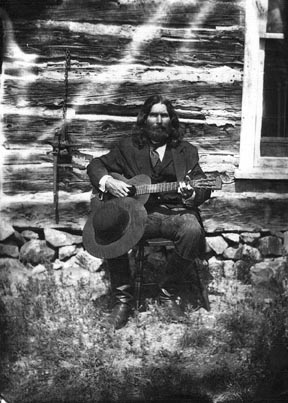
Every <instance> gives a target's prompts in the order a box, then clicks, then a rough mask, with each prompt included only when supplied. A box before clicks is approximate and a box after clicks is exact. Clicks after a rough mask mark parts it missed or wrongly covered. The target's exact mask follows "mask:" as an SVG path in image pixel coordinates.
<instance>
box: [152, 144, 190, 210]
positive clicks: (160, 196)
mask: <svg viewBox="0 0 288 403" xmlns="http://www.w3.org/2000/svg"><path fill="white" fill-rule="evenodd" d="M151 172H152V174H151V181H152V183H162V182H176V181H177V178H176V172H175V167H174V162H173V156H172V151H171V148H170V147H168V146H167V147H166V150H165V154H164V158H163V160H162V161H161V162H160V161H159V162H158V163H157V165H156V166H155V167H154V168H153V167H152V164H151ZM160 204H167V205H171V207H172V205H173V206H175V205H179V204H180V205H182V203H181V197H180V195H179V194H177V193H168V192H167V193H155V194H151V195H150V198H149V201H148V203H147V204H146V208H147V207H148V209H149V207H153V206H155V205H160Z"/></svg>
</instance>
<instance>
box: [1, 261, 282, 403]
mask: <svg viewBox="0 0 288 403" xmlns="http://www.w3.org/2000/svg"><path fill="white" fill-rule="evenodd" d="M0 295H1V304H0V313H1V315H0V320H1V333H0V337H1V346H2V347H1V362H2V366H1V370H0V382H1V391H3V392H6V394H7V398H8V397H9V398H10V400H11V402H13V403H18V402H21V403H28V402H29V403H34V402H53V403H57V402H77V403H79V402H85V403H86V402H87V403H89V402H96V401H97V402H101V401H103V402H104V401H111V402H113V401H145V400H146V401H147V400H153V401H157V400H159V401H160V399H162V400H165V401H169V400H170V401H171V400H172V398H174V401H177V399H178V401H180V400H181V399H183V401H184V399H185V398H187V399H188V398H189V399H190V400H191V401H193V399H194V401H197V402H212V401H213V402H220V401H225V400H224V398H226V399H228V398H229V396H230V397H231V396H234V398H235V399H238V400H235V401H242V402H248V401H249V399H250V400H251V398H252V397H253V396H254V394H255V393H256V392H257V390H258V387H259V385H261V383H262V382H265V379H269V376H270V379H271V352H273V351H274V350H275V349H274V350H273V348H274V347H273V346H274V345H275V340H276V341H279V340H281V341H282V343H283V345H286V344H285V343H286V342H287V331H288V313H287V298H285V297H282V298H280V297H279V298H278V299H276V298H275V299H274V300H273V301H272V302H269V303H267V301H263V300H261V299H257V298H256V297H255V296H254V295H253V293H251V289H250V288H249V292H248V294H247V295H246V296H245V298H242V299H240V298H239V299H238V300H237V299H236V298H235V295H237V294H235V290H234V291H231V292H230V291H229V292H227V293H226V294H225V295H226V296H222V297H219V298H218V300H215V304H214V306H215V307H217V309H216V308H214V312H213V314H212V313H209V314H207V313H206V312H204V311H202V310H200V311H197V312H194V311H193V309H191V310H189V309H188V310H187V321H186V322H185V323H180V324H177V323H171V321H169V319H167V318H165V316H164V315H163V313H162V312H161V310H159V307H158V304H157V303H153V302H150V303H149V304H148V306H147V311H146V312H145V313H142V314H141V313H140V314H139V318H132V319H131V320H130V321H129V324H128V325H127V326H126V327H125V328H124V329H122V330H120V331H118V332H115V333H111V332H108V331H103V330H102V329H101V328H100V326H99V323H100V321H101V316H102V314H103V307H105V302H101V301H100V302H99V301H97V303H92V301H90V293H89V286H87V284H83V283H79V284H78V287H67V286H64V284H63V283H62V282H61V278H60V280H59V283H58V282H56V281H55V277H54V275H53V271H52V269H51V268H49V267H48V271H47V275H46V278H45V280H37V279H32V278H29V282H28V284H27V285H26V286H25V288H24V287H21V286H18V287H17V297H15V295H14V296H13V295H12V294H11V292H10V291H9V287H8V285H7V284H6V286H5V287H3V288H2V289H1V294H0ZM223 295H224V294H223ZM220 298H221V300H220ZM141 315H142V316H141ZM145 315H146V316H145ZM278 344H279V343H278ZM284 348H285V347H284ZM275 354H276V353H275ZM282 356H283V354H282ZM276 361H277V357H276ZM277 362H278V363H279V362H280V361H279V360H278V361H277ZM284 364H285V363H284ZM284 364H283V365H284ZM272 367H273V365H272ZM274 367H275V368H276V367H277V366H276V364H275V365H274ZM274 367H273V368H274ZM273 376H274V375H273ZM197 399H198V400H197ZM221 399H222V400H221ZM241 399H242V400H241ZM226 401H227V400H226Z"/></svg>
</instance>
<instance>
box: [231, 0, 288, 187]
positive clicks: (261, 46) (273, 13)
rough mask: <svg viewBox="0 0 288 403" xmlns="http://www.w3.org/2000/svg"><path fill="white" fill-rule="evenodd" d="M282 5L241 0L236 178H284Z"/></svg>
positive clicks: (287, 74) (287, 55)
mask: <svg viewBox="0 0 288 403" xmlns="http://www.w3.org/2000/svg"><path fill="white" fill-rule="evenodd" d="M286 3H287V4H286ZM287 10H288V1H287V0H246V19H245V58H244V76H243V97H242V123H241V137H240V161H239V169H238V170H237V171H236V173H235V177H236V178H239V179H241V178H243V179H279V180H281V179H288V37H287V32H288V30H287V25H288V19H287V15H288V11H287Z"/></svg>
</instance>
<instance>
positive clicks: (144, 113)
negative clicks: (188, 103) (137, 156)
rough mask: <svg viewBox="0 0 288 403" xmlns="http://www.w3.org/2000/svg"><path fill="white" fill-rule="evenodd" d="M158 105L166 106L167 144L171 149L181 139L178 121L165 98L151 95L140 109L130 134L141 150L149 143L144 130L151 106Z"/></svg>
mask: <svg viewBox="0 0 288 403" xmlns="http://www.w3.org/2000/svg"><path fill="white" fill-rule="evenodd" d="M158 103H161V104H164V105H166V108H167V112H168V115H169V118H170V133H169V139H168V141H167V144H170V145H171V147H177V145H178V144H179V143H180V141H181V139H182V134H181V132H180V124H179V119H178V116H177V114H176V112H175V109H174V108H173V106H172V104H171V102H170V101H169V100H168V99H167V98H164V97H162V95H152V96H151V97H149V98H148V99H146V101H145V102H144V104H143V106H142V108H141V109H140V112H139V114H138V117H137V122H136V125H135V127H134V129H133V133H132V138H133V142H134V144H135V145H137V146H138V147H139V148H143V147H144V145H145V144H147V143H148V142H149V140H148V138H147V133H146V130H145V126H146V121H147V117H148V115H149V113H150V111H151V109H152V107H153V105H155V104H158Z"/></svg>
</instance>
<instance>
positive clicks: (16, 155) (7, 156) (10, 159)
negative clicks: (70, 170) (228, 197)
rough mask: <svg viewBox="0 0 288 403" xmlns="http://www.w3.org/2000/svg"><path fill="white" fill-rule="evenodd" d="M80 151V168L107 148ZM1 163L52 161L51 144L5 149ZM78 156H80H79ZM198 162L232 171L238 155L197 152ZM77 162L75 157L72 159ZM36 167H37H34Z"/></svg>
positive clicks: (206, 168) (213, 168)
mask: <svg viewBox="0 0 288 403" xmlns="http://www.w3.org/2000/svg"><path fill="white" fill-rule="evenodd" d="M81 152H83V153H84V154H87V156H86V157H85V158H84V157H83V158H84V159H85V161H83V166H82V169H84V166H85V164H88V161H89V160H90V159H92V158H94V157H100V156H101V155H103V154H105V153H106V152H108V149H105V148H103V149H99V150H95V149H93V150H91V149H87V148H86V149H85V148H82V149H81ZM76 155H77V154H76ZM2 156H3V164H4V165H31V164H35V165H37V164H42V163H52V162H53V155H52V152H51V146H43V147H38V148H34V149H26V150H25V149H22V150H16V149H10V150H9V149H5V150H4V151H3V154H2ZM79 158H80V157H79ZM199 158H200V164H201V166H202V168H203V169H204V171H205V170H206V171H217V170H218V171H219V172H226V171H228V172H234V170H235V168H237V167H238V166H239V155H238V154H232V153H227V152H219V153H214V152H212V153H207V152H201V151H200V152H199ZM74 161H75V163H77V158H75V159H74ZM36 169H37V167H36Z"/></svg>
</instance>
